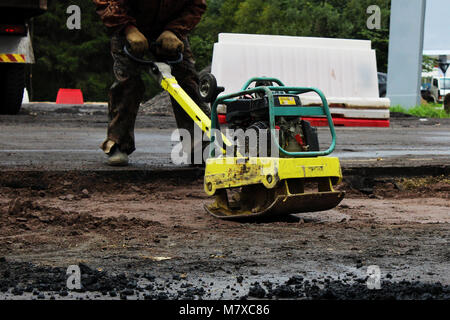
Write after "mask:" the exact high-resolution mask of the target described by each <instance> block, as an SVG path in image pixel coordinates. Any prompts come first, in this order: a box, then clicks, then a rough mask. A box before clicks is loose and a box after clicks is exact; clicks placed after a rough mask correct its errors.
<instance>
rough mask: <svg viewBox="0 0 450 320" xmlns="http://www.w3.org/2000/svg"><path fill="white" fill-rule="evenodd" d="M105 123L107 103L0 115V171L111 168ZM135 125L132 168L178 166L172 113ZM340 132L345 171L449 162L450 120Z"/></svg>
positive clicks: (403, 121)
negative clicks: (104, 148) (173, 153)
mask: <svg viewBox="0 0 450 320" xmlns="http://www.w3.org/2000/svg"><path fill="white" fill-rule="evenodd" d="M106 127H107V115H106V106H105V105H101V104H99V105H85V106H61V105H55V104H29V105H25V106H24V107H23V109H22V111H21V114H19V115H17V116H4V115H2V116H0V169H1V170H9V169H12V170H18V169H19V170H36V169H37V170H106V169H108V170H109V169H110V168H109V167H108V166H106V165H105V164H104V162H105V160H106V158H105V156H104V155H103V153H102V151H101V150H100V149H99V145H100V143H101V142H102V141H103V140H104V138H105V134H106ZM136 127H137V128H136V147H137V150H136V152H135V153H134V154H133V155H132V156H131V159H130V160H131V166H130V167H129V168H127V169H126V170H136V169H138V170H139V169H151V168H173V167H174V166H175V165H174V164H173V163H172V161H171V159H170V151H171V150H172V147H173V146H174V145H175V144H176V143H177V142H176V141H171V135H172V132H173V130H174V128H175V127H176V126H175V121H174V119H173V117H169V116H162V115H157V114H156V115H151V114H144V113H142V114H139V116H138V121H137V125H136ZM336 129H337V137H338V143H337V148H336V151H335V152H334V153H333V156H336V157H339V158H340V159H341V163H342V166H343V167H344V168H346V167H361V166H369V167H370V166H376V167H378V166H381V167H383V166H391V167H392V166H394V167H396V166H398V167H402V166H410V167H415V166H424V165H448V164H450V119H419V118H414V117H411V118H397V117H394V118H392V119H391V126H390V128H344V127H338V128H336ZM319 138H320V141H321V145H322V146H327V145H328V143H329V140H330V138H329V133H328V129H326V128H320V129H319ZM122 170H123V169H122Z"/></svg>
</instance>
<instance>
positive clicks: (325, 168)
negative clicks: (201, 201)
mask: <svg viewBox="0 0 450 320" xmlns="http://www.w3.org/2000/svg"><path fill="white" fill-rule="evenodd" d="M341 180H342V173H341V168H340V165H339V160H338V159H337V158H331V157H318V158H298V159H296V158H294V159H291V158H288V159H283V158H253V159H248V158H247V159H244V158H223V159H209V160H208V161H207V164H206V171H205V191H206V193H208V194H209V195H211V196H213V195H214V196H215V197H216V200H215V202H214V203H212V204H211V205H207V206H205V209H206V211H207V212H209V213H210V214H211V215H213V216H214V217H217V218H220V219H228V220H243V219H247V220H248V219H259V218H266V217H275V216H284V215H289V214H296V213H302V212H317V211H325V210H329V209H332V208H334V207H336V206H337V205H338V204H339V203H340V202H341V201H342V199H343V198H344V196H345V192H340V191H335V190H334V189H333V185H335V184H338V183H339V182H340V181H341Z"/></svg>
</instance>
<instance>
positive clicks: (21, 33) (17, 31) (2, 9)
mask: <svg viewBox="0 0 450 320" xmlns="http://www.w3.org/2000/svg"><path fill="white" fill-rule="evenodd" d="M46 10H47V0H0V114H17V113H19V111H20V108H21V106H22V100H23V93H24V89H25V74H26V68H25V66H26V65H27V64H32V63H34V62H35V58H34V53H33V46H32V42H31V32H30V20H31V19H32V18H33V17H36V16H38V15H41V14H43V13H44V12H45V11H46Z"/></svg>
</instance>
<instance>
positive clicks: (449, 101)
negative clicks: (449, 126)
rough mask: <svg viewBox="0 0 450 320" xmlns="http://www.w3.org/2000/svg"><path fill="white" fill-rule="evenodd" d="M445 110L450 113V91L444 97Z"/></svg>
mask: <svg viewBox="0 0 450 320" xmlns="http://www.w3.org/2000/svg"><path fill="white" fill-rule="evenodd" d="M444 110H445V112H447V113H448V114H450V93H447V94H446V95H445V98H444Z"/></svg>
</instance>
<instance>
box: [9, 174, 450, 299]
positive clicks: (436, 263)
mask: <svg viewBox="0 0 450 320" xmlns="http://www.w3.org/2000/svg"><path fill="white" fill-rule="evenodd" d="M186 181H187V180H186V179H180V178H177V177H176V176H171V177H170V178H166V179H164V178H160V177H156V176H155V177H153V178H152V177H147V176H146V177H145V178H142V179H135V178H133V179H130V178H129V177H128V176H127V175H126V174H123V173H120V172H117V173H102V174H100V173H83V174H80V173H77V172H60V173H55V172H54V173H51V172H47V173H39V174H37V173H30V172H4V173H2V175H1V177H0V298H2V299H222V298H223V299H260V298H264V299H286V298H288V299H449V298H450V291H449V287H448V285H449V284H450V263H449V261H450V246H449V243H448V242H449V235H450V232H449V231H450V212H449V208H450V192H449V191H450V179H449V178H448V176H438V177H419V178H395V179H393V178H361V177H356V176H354V177H352V176H350V177H347V178H346V179H345V181H344V183H343V184H342V185H341V186H340V187H339V188H340V189H342V190H345V191H346V192H347V196H346V198H345V199H344V201H343V202H342V203H341V204H340V205H339V206H338V207H337V208H335V209H333V210H330V211H327V212H322V213H314V214H312V213H308V214H299V215H293V216H289V217H284V218H281V219H278V220H273V221H262V222H258V223H238V222H226V221H221V220H217V219H215V218H213V217H210V216H209V215H207V213H206V212H205V211H204V209H203V205H204V204H206V203H209V202H210V201H211V199H210V198H208V197H207V196H206V195H205V194H204V191H203V189H202V187H203V186H202V180H201V179H192V180H190V181H188V182H186ZM70 265H79V266H80V268H81V273H82V284H83V288H82V289H81V290H78V291H70V290H68V289H67V287H66V281H67V275H66V270H67V268H68V267H69V266H70ZM371 265H377V266H379V267H380V269H381V281H382V282H381V290H369V289H368V288H367V285H366V281H367V279H368V276H367V269H368V267H369V266H371Z"/></svg>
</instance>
